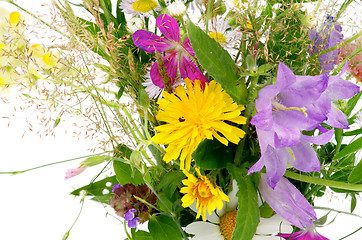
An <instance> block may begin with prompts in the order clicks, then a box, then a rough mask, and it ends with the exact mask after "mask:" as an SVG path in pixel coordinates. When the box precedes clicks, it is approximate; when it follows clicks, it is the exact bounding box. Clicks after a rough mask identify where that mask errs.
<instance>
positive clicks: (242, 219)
mask: <svg viewBox="0 0 362 240" xmlns="http://www.w3.org/2000/svg"><path fill="white" fill-rule="evenodd" d="M227 168H228V171H229V173H230V174H231V175H232V176H233V178H234V179H235V180H236V182H237V184H238V188H239V190H238V192H237V193H236V196H237V197H238V204H239V206H238V213H237V215H236V219H235V221H236V225H235V229H234V232H233V236H232V238H231V240H239V239H242V240H251V239H252V238H253V236H254V234H255V232H256V228H257V226H258V224H259V207H258V196H257V191H256V187H255V186H254V183H253V180H252V176H251V175H250V176H245V177H244V176H243V175H242V170H241V169H239V168H237V167H236V166H234V165H232V164H229V165H228V167H227Z"/></svg>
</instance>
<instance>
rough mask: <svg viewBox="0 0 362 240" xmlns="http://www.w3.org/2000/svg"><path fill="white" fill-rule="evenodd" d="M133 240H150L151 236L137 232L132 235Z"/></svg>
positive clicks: (140, 231) (144, 232)
mask: <svg viewBox="0 0 362 240" xmlns="http://www.w3.org/2000/svg"><path fill="white" fill-rule="evenodd" d="M132 237H133V239H134V240H150V239H151V235H150V233H149V232H146V231H142V230H138V231H137V232H135V233H134V234H132Z"/></svg>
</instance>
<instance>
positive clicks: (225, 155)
mask: <svg viewBox="0 0 362 240" xmlns="http://www.w3.org/2000/svg"><path fill="white" fill-rule="evenodd" d="M235 148H236V145H235V144H232V143H229V146H225V145H224V144H222V143H221V142H219V141H218V140H216V139H213V140H209V139H205V140H204V141H202V142H201V143H200V144H199V146H198V147H197V148H196V150H195V151H194V152H193V153H192V158H193V159H195V161H196V165H197V166H199V167H201V168H203V169H208V170H210V169H217V168H225V167H226V166H227V164H228V163H231V161H232V160H233V158H234V154H235Z"/></svg>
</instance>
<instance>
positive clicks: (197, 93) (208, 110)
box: [152, 79, 245, 170]
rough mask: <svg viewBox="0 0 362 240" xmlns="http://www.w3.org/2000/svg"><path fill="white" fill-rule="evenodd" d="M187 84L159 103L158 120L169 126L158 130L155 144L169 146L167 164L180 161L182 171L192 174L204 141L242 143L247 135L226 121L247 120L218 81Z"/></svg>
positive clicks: (242, 121) (166, 156)
mask: <svg viewBox="0 0 362 240" xmlns="http://www.w3.org/2000/svg"><path fill="white" fill-rule="evenodd" d="M185 83H186V89H185V88H184V87H183V86H178V87H177V88H176V89H175V92H174V93H167V92H165V93H164V94H163V98H162V99H160V100H159V101H158V105H159V109H160V110H159V112H158V113H157V116H156V118H157V119H158V120H159V121H162V122H165V124H164V125H161V126H158V127H156V128H155V129H156V131H157V132H158V133H157V134H156V135H155V136H154V137H153V138H152V140H153V141H154V142H155V143H157V144H164V145H168V147H167V148H166V154H165V156H164V160H165V161H166V162H170V161H171V160H177V158H180V168H181V169H186V170H189V169H190V166H191V162H192V157H191V154H192V153H193V152H194V151H195V149H196V148H197V146H198V145H199V144H200V142H202V141H203V140H204V139H213V137H215V138H216V139H217V140H218V141H220V142H222V143H223V144H225V145H227V144H228V141H231V142H233V143H237V142H239V140H240V139H241V138H242V137H244V135H245V133H244V132H243V131H242V130H241V129H240V130H238V131H234V130H235V128H237V127H234V126H231V125H229V124H227V123H225V122H224V121H225V120H227V121H228V122H233V123H236V124H241V123H245V118H244V117H242V116H240V114H241V109H244V106H239V105H238V104H236V103H235V102H234V101H233V99H232V98H231V97H230V96H229V95H228V94H227V93H226V92H225V91H224V90H223V89H222V87H221V85H220V84H218V83H216V82H215V81H212V82H210V83H208V84H207V83H206V84H205V85H202V84H201V82H200V81H199V80H195V82H194V83H193V82H192V81H190V80H188V79H186V80H185ZM217 132H220V133H221V134H222V135H223V136H224V137H222V136H220V135H219V134H218V133H217ZM224 133H225V134H224ZM176 146H177V147H176ZM179 149H182V150H181V151H179ZM169 151H172V153H168V152H169ZM180 155H181V156H180ZM171 158H172V159H171Z"/></svg>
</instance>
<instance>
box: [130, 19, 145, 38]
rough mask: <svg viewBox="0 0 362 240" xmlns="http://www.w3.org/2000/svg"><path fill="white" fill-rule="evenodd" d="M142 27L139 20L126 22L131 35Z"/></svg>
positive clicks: (142, 23) (142, 24) (141, 22)
mask: <svg viewBox="0 0 362 240" xmlns="http://www.w3.org/2000/svg"><path fill="white" fill-rule="evenodd" d="M144 25H145V23H144V21H143V20H142V19H141V18H139V17H133V18H131V19H129V20H128V21H127V30H128V31H129V32H130V33H132V34H133V33H134V32H135V31H137V30H140V29H143V27H144Z"/></svg>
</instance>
